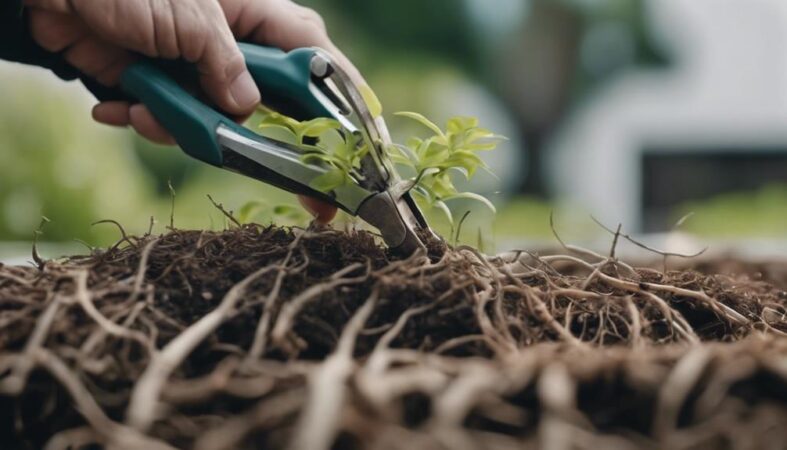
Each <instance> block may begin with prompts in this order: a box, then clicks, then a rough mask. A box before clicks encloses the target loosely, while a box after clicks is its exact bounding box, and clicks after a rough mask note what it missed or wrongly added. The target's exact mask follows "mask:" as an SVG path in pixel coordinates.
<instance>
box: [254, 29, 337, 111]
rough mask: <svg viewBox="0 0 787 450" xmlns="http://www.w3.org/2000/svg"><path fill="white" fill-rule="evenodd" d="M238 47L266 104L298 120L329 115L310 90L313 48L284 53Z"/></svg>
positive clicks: (255, 47) (274, 49)
mask: <svg viewBox="0 0 787 450" xmlns="http://www.w3.org/2000/svg"><path fill="white" fill-rule="evenodd" d="M238 46H239V47H240V50H241V52H242V53H243V56H244V58H246V67H247V68H248V69H249V73H251V76H252V78H254V81H255V82H256V83H257V86H258V87H259V88H260V92H261V95H262V102H263V103H264V104H265V105H266V106H268V107H270V108H271V109H273V110H275V111H278V112H280V113H282V114H284V115H287V116H290V117H292V118H294V119H298V120H309V119H314V118H316V117H331V112H330V111H329V110H328V109H327V108H325V106H324V105H323V104H322V103H321V102H320V101H319V100H318V99H317V97H316V96H315V93H314V92H312V89H313V88H312V83H311V63H312V58H313V57H314V54H315V51H314V49H311V48H298V49H295V50H292V51H290V52H288V53H285V52H283V51H281V50H279V49H276V48H271V47H262V46H259V45H254V44H246V43H240V44H238Z"/></svg>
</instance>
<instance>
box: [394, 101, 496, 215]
mask: <svg viewBox="0 0 787 450" xmlns="http://www.w3.org/2000/svg"><path fill="white" fill-rule="evenodd" d="M395 115H397V116H400V117H405V118H409V119H412V120H414V121H416V122H417V123H419V124H421V125H423V126H424V127H426V128H427V129H428V130H429V131H431V133H432V135H431V136H429V137H426V138H418V137H411V138H410V139H408V140H407V141H406V142H407V143H406V144H405V145H400V144H394V146H393V149H391V150H389V156H390V158H391V159H392V160H393V161H394V162H395V163H396V164H399V165H400V166H404V167H406V168H409V169H410V170H411V171H412V172H413V173H414V178H413V187H412V191H411V192H412V193H413V194H414V196H415V198H416V200H417V201H419V203H420V204H422V205H424V206H426V207H427V208H428V209H432V208H437V209H438V210H440V211H442V212H443V213H444V214H445V216H446V218H447V219H448V222H449V223H453V222H454V220H453V216H452V214H451V210H450V209H449V208H448V206H447V205H446V203H445V202H446V201H449V200H453V199H460V198H465V199H471V200H474V201H477V202H479V203H481V204H483V205H484V206H486V207H487V208H489V209H490V210H491V211H492V212H495V206H494V205H493V204H492V202H490V201H489V200H488V199H487V198H486V197H484V196H482V195H479V194H476V193H474V192H459V190H457V188H456V186H455V185H454V182H453V181H452V179H451V174H452V173H454V172H459V173H460V174H461V175H463V176H464V177H465V178H466V179H470V178H472V177H473V175H474V174H475V173H476V171H477V170H478V169H479V168H480V169H484V170H487V171H488V170H489V168H488V167H487V166H486V164H485V163H484V161H483V160H482V159H481V158H480V157H479V156H478V154H477V153H478V152H481V151H489V150H493V149H494V148H495V147H496V146H497V144H498V143H499V141H500V140H502V139H504V138H503V137H502V136H499V135H496V134H494V133H492V132H491V131H489V130H487V129H485V128H481V127H479V125H478V119H476V118H475V117H465V116H457V117H452V118H450V119H448V121H447V122H446V127H445V130H442V129H440V127H439V126H437V125H436V124H435V123H434V122H432V121H430V120H429V119H427V118H426V117H424V116H423V115H421V114H418V113H414V112H399V113H396V114H395Z"/></svg>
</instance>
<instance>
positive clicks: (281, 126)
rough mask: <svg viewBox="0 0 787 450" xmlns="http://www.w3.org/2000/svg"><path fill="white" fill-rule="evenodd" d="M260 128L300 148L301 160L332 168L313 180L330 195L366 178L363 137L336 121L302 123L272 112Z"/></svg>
mask: <svg viewBox="0 0 787 450" xmlns="http://www.w3.org/2000/svg"><path fill="white" fill-rule="evenodd" d="M260 128H261V129H262V130H268V131H270V132H272V133H273V134H275V135H276V136H275V137H276V138H277V139H279V140H284V141H285V142H288V143H291V144H294V145H295V146H297V147H298V148H300V149H301V150H302V151H303V155H302V156H301V161H303V162H314V161H320V162H322V163H323V164H325V165H326V166H327V167H328V169H329V170H328V171H327V172H326V173H325V174H323V175H321V176H319V177H317V178H315V179H314V180H313V181H312V184H311V187H313V188H314V189H316V190H318V191H321V192H329V191H332V190H334V189H336V188H338V187H341V186H344V185H346V184H348V183H351V182H352V181H353V180H360V179H362V178H363V175H362V174H361V173H360V171H359V170H358V169H359V168H360V167H361V159H362V158H363V157H364V156H365V155H366V152H367V151H368V149H367V148H366V146H365V145H363V143H362V139H361V138H360V137H358V136H356V135H354V134H352V133H350V132H348V131H347V130H345V129H344V128H343V127H342V126H341V124H340V123H339V122H338V121H337V120H335V119H329V118H324V117H320V118H317V119H312V120H307V121H303V122H301V121H298V120H295V119H293V118H290V117H287V116H284V115H282V114H279V113H277V112H268V113H267V114H266V115H265V116H264V117H263V119H262V122H261V123H260Z"/></svg>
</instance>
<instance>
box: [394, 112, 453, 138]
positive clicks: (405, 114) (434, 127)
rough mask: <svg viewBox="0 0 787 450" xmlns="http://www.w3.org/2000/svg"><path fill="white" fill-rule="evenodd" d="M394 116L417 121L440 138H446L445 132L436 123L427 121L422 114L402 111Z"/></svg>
mask: <svg viewBox="0 0 787 450" xmlns="http://www.w3.org/2000/svg"><path fill="white" fill-rule="evenodd" d="M394 115H395V116H399V117H407V118H408V119H412V120H415V121H416V122H418V123H420V124H421V125H423V126H425V127H427V128H429V129H430V130H432V131H433V132H434V134H435V135H437V136H440V137H442V138H445V134H444V133H443V130H441V129H440V127H438V126H437V125H435V123H434V122H432V121H431V120H429V119H427V118H426V117H424V116H423V115H422V114H418V113H416V112H410V111H400V112H397V113H394Z"/></svg>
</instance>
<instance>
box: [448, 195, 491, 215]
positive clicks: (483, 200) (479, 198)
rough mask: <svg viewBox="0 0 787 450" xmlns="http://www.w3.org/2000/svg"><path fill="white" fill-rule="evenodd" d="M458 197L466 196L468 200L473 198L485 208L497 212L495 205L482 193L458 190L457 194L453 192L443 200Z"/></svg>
mask: <svg viewBox="0 0 787 450" xmlns="http://www.w3.org/2000/svg"><path fill="white" fill-rule="evenodd" d="M459 198H466V199H470V200H475V201H477V202H479V203H481V204H483V205H484V206H486V207H487V208H489V210H490V211H492V212H493V213H497V208H495V205H494V204H492V202H490V201H489V199H488V198H486V197H484V196H483V195H479V194H476V193H475V192H460V193H458V194H454V195H451V196H449V197H445V198H444V200H445V201H449V200H455V199H459Z"/></svg>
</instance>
